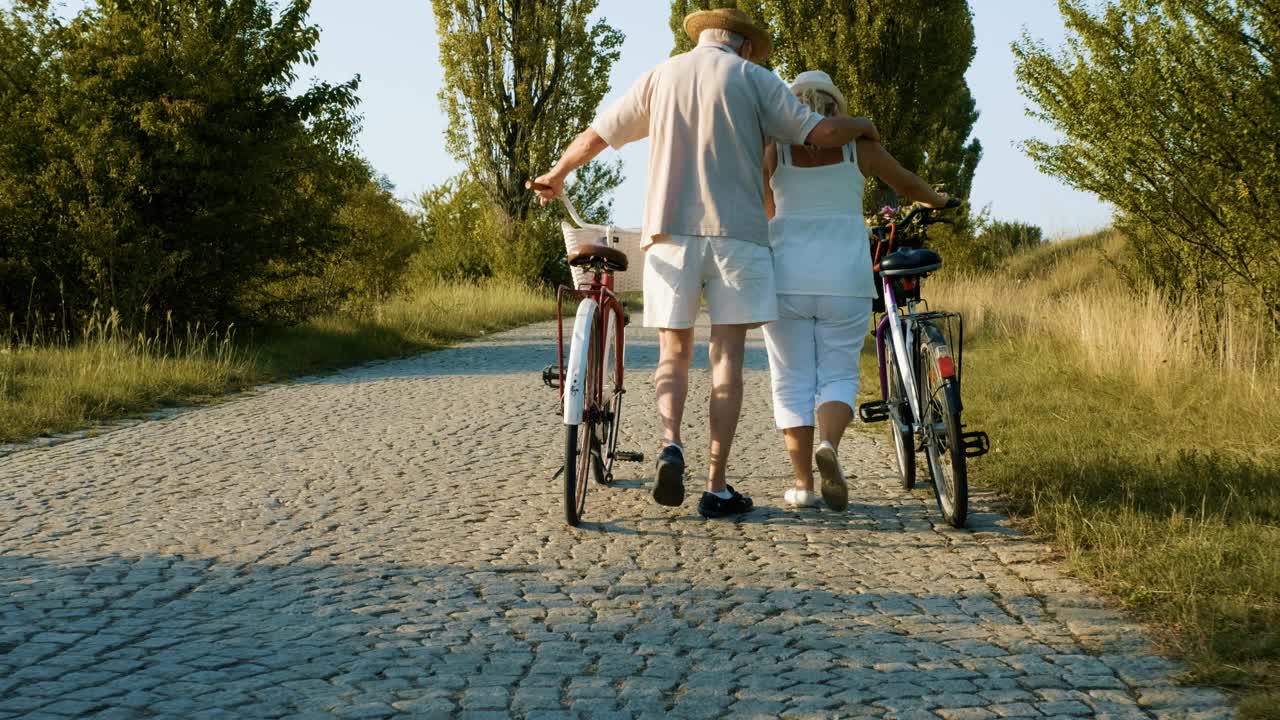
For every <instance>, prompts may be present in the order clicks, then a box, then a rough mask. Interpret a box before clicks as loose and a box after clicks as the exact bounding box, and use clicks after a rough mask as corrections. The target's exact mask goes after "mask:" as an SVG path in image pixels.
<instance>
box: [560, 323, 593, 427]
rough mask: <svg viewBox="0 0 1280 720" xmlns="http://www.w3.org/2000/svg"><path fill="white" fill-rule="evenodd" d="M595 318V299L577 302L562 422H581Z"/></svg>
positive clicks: (567, 368)
mask: <svg viewBox="0 0 1280 720" xmlns="http://www.w3.org/2000/svg"><path fill="white" fill-rule="evenodd" d="M595 319H596V301H595V300H591V299H587V300H583V301H582V302H581V303H579V304H578V317H577V318H576V319H574V321H573V340H572V341H570V344H569V365H568V367H566V368H565V374H566V375H567V376H568V377H567V378H565V385H564V387H565V390H564V424H565V425H577V424H579V423H581V422H582V405H583V396H584V395H585V393H586V387H584V386H585V384H586V382H587V362H588V360H589V359H590V357H591V353H590V352H589V350H590V349H591V345H590V342H591V326H592V325H593V324H594V323H595Z"/></svg>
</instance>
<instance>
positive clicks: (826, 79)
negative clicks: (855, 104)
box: [791, 70, 849, 115]
mask: <svg viewBox="0 0 1280 720" xmlns="http://www.w3.org/2000/svg"><path fill="white" fill-rule="evenodd" d="M805 90H821V91H822V92H824V93H826V94H828V95H830V96H831V97H833V98H835V99H836V104H838V105H839V106H840V112H841V113H843V114H845V115H848V114H849V103H848V102H846V101H845V99H844V93H842V92H840V88H838V87H836V84H835V83H834V82H832V80H831V76H830V75H828V74H826V73H824V72H822V71H821V70H806V71H805V72H802V73H800V74H799V75H797V76H796V79H795V80H792V81H791V93H792V94H793V95H799V94H800V93H802V92H804V91H805Z"/></svg>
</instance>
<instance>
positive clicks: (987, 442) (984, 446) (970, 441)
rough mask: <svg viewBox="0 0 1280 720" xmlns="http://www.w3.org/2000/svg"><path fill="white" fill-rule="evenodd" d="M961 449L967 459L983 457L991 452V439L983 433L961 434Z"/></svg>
mask: <svg viewBox="0 0 1280 720" xmlns="http://www.w3.org/2000/svg"><path fill="white" fill-rule="evenodd" d="M960 447H962V448H964V456H965V457H971V458H972V457H982V456H983V455H986V454H987V453H989V452H991V438H988V437H987V434H986V433H984V432H981V431H975V432H967V433H961V434H960Z"/></svg>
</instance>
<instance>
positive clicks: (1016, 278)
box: [927, 232, 1280, 398]
mask: <svg viewBox="0 0 1280 720" xmlns="http://www.w3.org/2000/svg"><path fill="white" fill-rule="evenodd" d="M1123 252H1124V250H1123V238H1121V237H1120V236H1119V235H1118V234H1116V233H1114V232H1105V233H1099V234H1097V235H1091V236H1086V237H1083V238H1079V239H1076V240H1072V241H1066V242H1062V243H1056V244H1054V245H1050V246H1047V247H1044V248H1041V249H1038V250H1035V251H1032V252H1028V253H1025V254H1023V255H1021V256H1017V257H1015V258H1014V259H1013V260H1012V261H1011V262H1010V263H1009V265H1008V266H1006V267H1005V268H1004V269H1003V270H1002V271H1001V272H998V273H995V274H989V275H981V276H979V275H971V274H963V273H959V274H952V275H945V276H941V277H939V278H938V279H936V280H934V281H932V282H931V284H930V285H929V287H928V289H927V296H928V297H929V299H930V301H931V302H933V303H935V304H936V305H937V306H938V307H945V308H948V309H952V310H959V311H961V312H962V313H964V316H965V323H966V335H968V336H971V337H973V336H980V335H993V334H994V335H1003V336H1010V337H1018V336H1045V337H1049V338H1052V339H1054V340H1056V341H1058V342H1059V343H1061V344H1062V345H1063V346H1064V347H1067V348H1070V349H1071V351H1072V352H1073V353H1075V354H1076V356H1077V357H1078V359H1079V360H1080V361H1081V362H1082V363H1083V364H1084V366H1085V367H1086V368H1088V369H1089V370H1091V371H1093V372H1095V373H1100V374H1118V375H1122V376H1125V377H1126V378H1129V379H1132V380H1134V381H1136V382H1139V383H1142V384H1143V385H1145V386H1148V387H1152V386H1155V385H1158V384H1160V383H1163V382H1166V381H1167V380H1168V379H1169V377H1170V374H1171V373H1172V374H1178V375H1181V374H1186V373H1192V374H1196V375H1202V374H1204V373H1211V374H1212V375H1214V376H1215V377H1217V378H1219V379H1221V380H1222V381H1224V382H1226V383H1228V384H1229V385H1230V386H1231V389H1232V390H1233V391H1238V392H1241V393H1242V394H1243V395H1246V396H1251V397H1256V398H1263V397H1266V398H1274V397H1275V396H1276V395H1277V392H1278V391H1280V342H1277V339H1276V336H1275V333H1274V332H1273V331H1272V329H1271V328H1270V327H1269V326H1268V325H1266V324H1265V323H1264V322H1262V321H1260V320H1259V319H1257V318H1256V317H1254V316H1251V315H1250V314H1249V313H1247V312H1245V311H1242V310H1240V309H1237V308H1235V307H1232V306H1227V307H1226V308H1224V309H1222V310H1221V311H1219V312H1218V314H1217V315H1216V317H1215V316H1211V314H1210V313H1208V312H1206V311H1205V308H1204V307H1201V306H1200V305H1199V304H1196V303H1183V304H1178V305H1175V304H1172V303H1170V302H1168V301H1167V300H1166V299H1165V297H1164V296H1162V295H1161V293H1159V292H1158V291H1157V290H1155V289H1154V288H1150V287H1136V288H1135V287H1132V286H1131V285H1130V284H1128V283H1126V282H1125V281H1124V280H1123V279H1122V276H1121V274H1120V273H1119V272H1117V270H1116V269H1115V267H1114V266H1113V263H1114V262H1115V261H1116V259H1117V258H1120V257H1122V256H1123Z"/></svg>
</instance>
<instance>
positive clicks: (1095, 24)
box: [1014, 0, 1280, 328]
mask: <svg viewBox="0 0 1280 720" xmlns="http://www.w3.org/2000/svg"><path fill="white" fill-rule="evenodd" d="M1093 7H1096V5H1095V4H1093V3H1086V2H1084V1H1083V0H1061V1H1060V2H1059V8H1060V10H1061V12H1062V15H1063V18H1064V20H1065V22H1066V26H1067V46H1066V47H1065V48H1064V49H1063V50H1062V52H1060V53H1054V52H1052V51H1051V50H1050V49H1048V48H1047V47H1045V46H1044V45H1043V44H1042V43H1038V42H1036V41H1034V40H1032V39H1031V38H1028V37H1024V38H1023V39H1022V40H1021V41H1019V42H1017V43H1015V44H1014V53H1015V55H1016V57H1017V61H1018V68H1017V72H1018V78H1019V81H1020V83H1021V86H1022V91H1023V93H1024V94H1025V95H1026V96H1027V98H1028V99H1029V100H1030V101H1031V102H1032V103H1033V105H1034V108H1033V109H1032V110H1031V111H1030V112H1031V114H1032V115H1034V116H1035V117H1038V118H1040V119H1042V120H1044V121H1045V122H1047V123H1048V124H1050V125H1051V126H1052V127H1054V128H1055V129H1057V130H1058V131H1060V132H1061V134H1062V136H1063V139H1062V140H1061V141H1058V142H1050V141H1044V140H1031V141H1028V142H1027V143H1026V145H1025V149H1026V151H1027V153H1028V154H1029V155H1030V156H1031V157H1032V158H1033V159H1034V160H1035V161H1036V163H1037V164H1038V165H1039V167H1040V169H1041V170H1042V171H1044V172H1046V173H1048V174H1050V175H1054V176H1056V177H1059V178H1062V179H1063V180H1065V181H1066V182H1067V183H1069V184H1070V185H1072V186H1074V187H1077V188H1079V189H1082V190H1085V191H1088V192H1092V193H1094V194H1096V195H1097V196H1099V197H1100V198H1102V199H1103V200H1106V201H1108V202H1110V203H1111V204H1113V205H1114V206H1115V207H1116V209H1117V211H1118V226H1119V227H1120V228H1121V229H1123V230H1125V231H1126V235H1127V237H1128V239H1129V242H1130V245H1131V247H1132V249H1133V251H1134V255H1135V258H1136V260H1137V263H1138V265H1139V267H1140V268H1141V269H1142V270H1143V271H1144V272H1145V275H1146V276H1147V277H1148V278H1150V279H1151V280H1152V281H1153V282H1155V283H1156V285H1157V286H1158V287H1160V288H1161V289H1162V290H1164V291H1165V292H1166V293H1168V294H1169V295H1170V296H1171V297H1173V298H1174V299H1177V298H1179V297H1195V298H1196V299H1198V300H1200V301H1201V303H1202V304H1208V305H1214V304H1218V305H1220V304H1221V303H1224V302H1228V301H1232V300H1235V299H1249V300H1250V301H1251V302H1252V303H1255V304H1257V305H1259V306H1261V307H1262V308H1263V309H1265V311H1266V312H1267V313H1269V315H1270V317H1271V320H1272V322H1273V323H1274V324H1275V325H1276V327H1277V328H1280V239H1278V238H1277V235H1276V233H1275V230H1274V227H1275V218H1276V217H1277V216H1280V195H1277V193H1276V188H1278V187H1280V74H1277V72H1276V67H1277V66H1276V61H1277V59H1278V55H1280V7H1277V6H1276V5H1275V3H1274V2H1268V1H1267V0H1118V1H1113V2H1109V3H1108V4H1107V5H1106V6H1105V7H1102V8H1100V9H1098V10H1096V11H1091V8H1093ZM1215 301H1216V302H1215Z"/></svg>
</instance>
